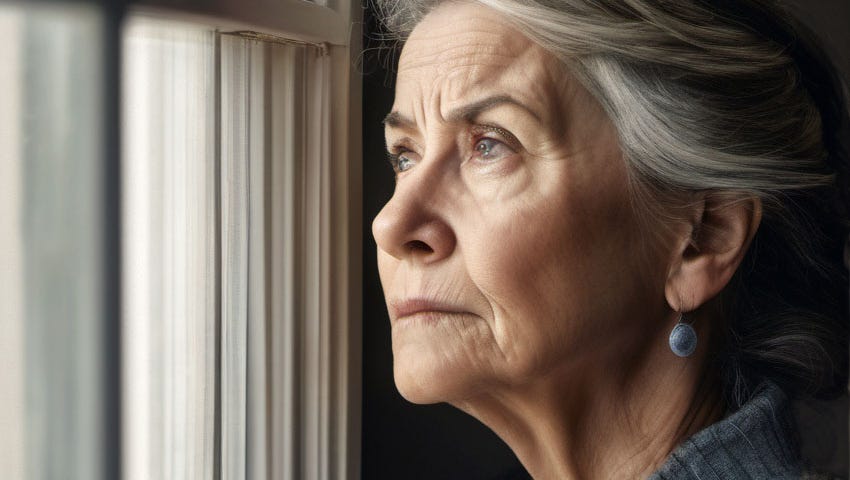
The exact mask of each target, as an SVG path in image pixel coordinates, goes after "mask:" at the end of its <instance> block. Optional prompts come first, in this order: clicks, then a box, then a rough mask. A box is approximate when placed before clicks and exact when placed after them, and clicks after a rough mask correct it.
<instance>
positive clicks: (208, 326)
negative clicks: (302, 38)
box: [122, 20, 217, 480]
mask: <svg viewBox="0 0 850 480" xmlns="http://www.w3.org/2000/svg"><path fill="white" fill-rule="evenodd" d="M123 49H124V69H123V79H124V80H123V81H124V85H123V87H124V93H123V102H124V112H123V118H124V120H123V131H124V147H123V155H122V156H123V165H124V167H123V175H124V182H123V185H124V201H123V210H124V211H123V215H122V218H123V222H124V225H123V232H124V233H123V244H124V269H123V271H124V281H123V285H124V298H123V308H124V311H123V315H122V316H123V318H124V332H123V338H124V341H123V350H124V375H123V378H124V396H123V398H124V418H125V426H124V445H125V451H126V454H125V458H124V472H125V478H128V479H139V480H143V479H145V480H146V479H151V478H159V479H193V478H198V479H200V478H213V470H214V463H213V462H214V448H213V447H214V444H213V441H214V430H215V423H214V414H215V391H216V384H215V367H216V349H215V347H216V345H215V342H216V331H215V329H216V315H217V299H216V250H215V249H216V228H217V225H216V183H215V181H216V176H215V175H216V162H215V159H216V118H217V117H216V100H215V85H216V81H215V73H216V65H215V36H214V33H213V32H211V31H208V30H204V29H201V28H198V27H193V26H191V25H186V24H178V23H170V22H150V21H144V20H136V21H131V22H129V23H128V25H127V27H126V31H125V35H124V45H123Z"/></svg>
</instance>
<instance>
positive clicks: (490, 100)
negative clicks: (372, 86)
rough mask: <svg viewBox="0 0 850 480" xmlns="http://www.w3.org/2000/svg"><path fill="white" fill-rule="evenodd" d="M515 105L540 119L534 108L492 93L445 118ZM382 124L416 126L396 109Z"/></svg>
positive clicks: (452, 119)
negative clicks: (505, 105)
mask: <svg viewBox="0 0 850 480" xmlns="http://www.w3.org/2000/svg"><path fill="white" fill-rule="evenodd" d="M504 104H508V105H516V106H517V107H520V108H522V109H523V110H525V111H527V112H528V113H530V114H531V116H533V117H534V118H536V119H537V120H538V121H540V115H538V114H537V113H536V112H535V111H534V110H532V109H531V108H529V107H527V106H526V105H525V104H523V103H522V102H520V101H519V100H517V99H515V98H513V97H511V96H510V95H504V94H502V95H493V96H490V97H486V98H483V99H481V100H478V101H475V102H472V103H470V104H468V105H463V106H460V107H458V108H455V109H454V110H452V111H451V112H449V114H448V116H447V117H446V119H447V120H448V121H450V122H457V121H459V120H464V121H466V122H471V121H472V120H473V119H474V118H475V117H477V116H478V115H481V114H482V113H484V112H485V111H487V110H490V109H492V108H496V107H498V106H500V105H504ZM383 124H384V125H386V126H389V127H395V128H413V127H415V126H416V122H415V121H413V120H411V119H410V118H408V117H405V116H404V115H402V114H401V113H399V112H397V111H392V112H390V113H388V114H387V116H386V117H384V121H383Z"/></svg>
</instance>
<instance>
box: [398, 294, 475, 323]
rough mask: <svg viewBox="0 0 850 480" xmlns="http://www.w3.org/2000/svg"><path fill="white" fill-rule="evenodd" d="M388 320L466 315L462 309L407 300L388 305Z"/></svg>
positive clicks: (443, 303)
mask: <svg viewBox="0 0 850 480" xmlns="http://www.w3.org/2000/svg"><path fill="white" fill-rule="evenodd" d="M389 310H390V318H392V319H393V320H400V319H402V318H404V317H409V316H412V315H416V314H418V313H454V314H458V313H468V312H467V311H466V310H464V309H463V308H460V307H458V306H455V305H451V304H448V303H445V302H440V301H436V300H431V299H424V298H409V299H406V300H400V301H391V302H390V303H389Z"/></svg>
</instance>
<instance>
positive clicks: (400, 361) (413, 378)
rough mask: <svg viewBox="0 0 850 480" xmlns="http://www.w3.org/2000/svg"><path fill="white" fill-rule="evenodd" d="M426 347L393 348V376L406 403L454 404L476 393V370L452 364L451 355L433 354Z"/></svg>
mask: <svg viewBox="0 0 850 480" xmlns="http://www.w3.org/2000/svg"><path fill="white" fill-rule="evenodd" d="M422 347H423V346H422V345H417V346H405V347H403V348H400V349H397V348H396V347H395V345H394V346H393V377H394V379H395V385H396V388H397V389H398V391H399V393H400V394H401V396H402V397H404V399H405V400H407V401H409V402H411V403H417V404H422V405H426V404H432V403H440V402H450V401H452V400H453V399H459V398H466V397H469V396H470V395H472V394H473V393H474V390H475V388H474V385H475V384H476V383H478V382H475V381H474V379H473V378H472V377H473V375H471V374H472V373H473V371H474V370H473V369H472V368H471V366H470V365H468V364H462V363H461V362H456V361H451V360H450V358H451V356H450V355H449V356H447V355H445V354H443V355H441V354H440V352H434V351H429V350H430V349H427V348H422Z"/></svg>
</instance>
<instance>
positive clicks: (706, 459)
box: [650, 383, 829, 480]
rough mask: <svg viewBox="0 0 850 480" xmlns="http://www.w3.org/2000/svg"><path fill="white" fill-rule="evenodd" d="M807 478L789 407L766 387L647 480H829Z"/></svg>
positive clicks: (694, 438)
mask: <svg viewBox="0 0 850 480" xmlns="http://www.w3.org/2000/svg"><path fill="white" fill-rule="evenodd" d="M805 475H811V474H810V473H807V472H806V471H805V468H804V465H803V462H802V460H801V459H800V454H799V446H798V442H797V432H796V428H795V426H794V419H793V414H792V411H791V405H790V401H789V399H788V397H787V395H785V393H784V392H783V391H782V390H781V389H780V388H779V387H778V386H776V385H775V384H773V383H765V384H763V385H762V386H761V387H760V388H759V389H758V390H757V392H756V393H755V394H754V395H753V397H752V398H751V399H750V400H749V401H748V402H747V403H745V404H744V405H743V406H742V407H741V408H740V409H739V410H738V411H736V412H734V413H732V414H731V415H729V416H727V417H726V418H724V419H723V420H721V421H719V422H717V423H715V424H713V425H710V426H709V427H707V428H705V429H703V430H701V431H699V432H697V433H696V434H695V435H694V436H692V437H690V438H688V439H687V440H685V441H684V442H683V443H682V444H681V445H680V446H679V447H678V448H676V450H674V451H673V452H672V453H671V454H670V456H669V457H668V458H667V460H666V462H665V463H664V465H662V467H661V468H660V469H659V470H658V471H656V472H655V473H654V474H653V475H652V476H651V477H650V478H651V479H654V480H661V479H666V480H674V479H676V480H679V479H682V480H690V479H693V480H697V479H700V480H709V479H710V480H723V479H740V478H751V479H795V480H796V479H802V478H810V479H820V478H829V477H819V476H805Z"/></svg>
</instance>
